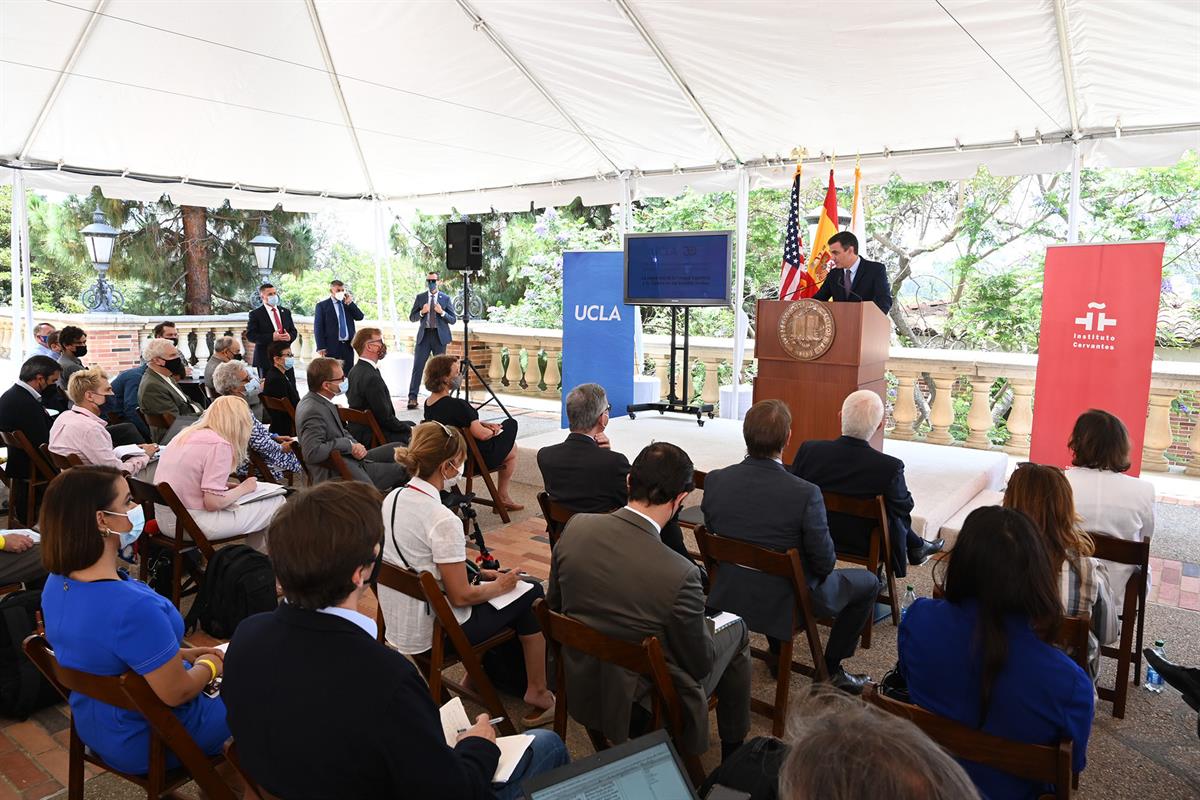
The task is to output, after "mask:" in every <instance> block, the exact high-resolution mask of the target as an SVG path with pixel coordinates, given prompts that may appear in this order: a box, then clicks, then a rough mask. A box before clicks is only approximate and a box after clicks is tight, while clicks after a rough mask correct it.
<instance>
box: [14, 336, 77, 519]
mask: <svg viewBox="0 0 1200 800" xmlns="http://www.w3.org/2000/svg"><path fill="white" fill-rule="evenodd" d="M60 374H62V367H60V366H59V365H58V362H57V361H55V360H54V359H52V358H48V357H47V356H30V357H29V358H27V359H26V360H25V363H24V364H22V365H21V370H20V372H19V373H18V377H17V382H16V383H14V384H13V385H12V386H10V387H9V388H8V389H7V390H6V391H5V392H4V394H2V395H0V431H23V432H24V433H25V438H27V439H29V443H30V444H31V445H33V448H34V449H35V450H36V449H37V448H39V447H41V446H42V445H44V444H46V443H47V442H49V441H50V427H51V424H52V420H51V416H50V414H48V413H47V412H46V407H45V406H44V405H43V404H42V398H43V397H44V395H45V394H46V393H47V392H50V391H57V389H56V388H55V387H56V385H57V381H58V377H59V375H60ZM4 469H5V470H7V472H8V477H9V478H11V479H13V480H14V482H15V481H20V482H22V483H24V482H25V481H28V480H30V479H31V478H33V477H35V476H34V474H33V465H32V464H30V463H29V457H28V456H27V455H26V454H25V453H24V452H22V451H21V450H18V449H10V450H9V452H8V461H7V462H5V464H4ZM8 501H9V502H10V503H12V504H13V508H14V510H15V511H16V513H17V516H18V517H20V518H21V519H25V506H26V503H27V500H26V492H25V491H24V488H23V487H18V486H14V487H13V491H12V494H11V495H10V496H9V499H8Z"/></svg>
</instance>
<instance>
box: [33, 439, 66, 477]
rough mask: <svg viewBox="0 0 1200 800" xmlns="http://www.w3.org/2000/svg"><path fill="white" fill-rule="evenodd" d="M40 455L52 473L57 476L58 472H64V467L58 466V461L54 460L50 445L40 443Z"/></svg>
mask: <svg viewBox="0 0 1200 800" xmlns="http://www.w3.org/2000/svg"><path fill="white" fill-rule="evenodd" d="M38 455H40V456H41V457H42V463H43V464H44V465H46V466H47V467H49V468H50V474H51V475H53V476H54V477H56V478H57V477H58V474H59V473H60V472H62V467H60V466H58V462H57V461H55V460H54V454H53V453H51V452H50V446H49V445H47V444H39V445H38Z"/></svg>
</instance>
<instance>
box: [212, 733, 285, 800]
mask: <svg viewBox="0 0 1200 800" xmlns="http://www.w3.org/2000/svg"><path fill="white" fill-rule="evenodd" d="M225 760H226V761H228V762H229V765H230V766H231V767H233V769H234V771H235V772H236V773H237V774H238V777H240V778H241V779H242V783H244V784H246V793H245V794H244V795H243V796H242V797H243V800H283V798H281V797H279V796H278V795H274V794H271V793H270V792H268V791H267V790H266V789H264V788H262V787H261V786H259V785H258V782H257V781H255V780H254V778H251V777H250V774H249V773H248V772H246V770H245V769H243V768H242V762H241V761H240V760H239V759H238V754H237V743H236V742H235V741H233V739H230V740H229V741H227V742H225Z"/></svg>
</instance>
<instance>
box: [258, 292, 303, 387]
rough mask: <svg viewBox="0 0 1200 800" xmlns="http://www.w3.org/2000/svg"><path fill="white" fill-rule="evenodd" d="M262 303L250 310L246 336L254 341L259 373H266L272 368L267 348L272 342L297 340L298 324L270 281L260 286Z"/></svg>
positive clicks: (259, 294) (259, 293)
mask: <svg viewBox="0 0 1200 800" xmlns="http://www.w3.org/2000/svg"><path fill="white" fill-rule="evenodd" d="M258 296H259V297H261V298H262V305H261V306H259V307H258V308H255V309H253V310H251V311H250V316H249V318H248V319H247V320H246V338H247V339H249V340H250V341H251V342H253V343H254V366H255V368H256V369H257V370H258V374H259V375H266V374H267V370H269V369H270V368H271V357H270V356H269V355H268V354H267V348H269V347H270V346H271V342H288V343H289V344H290V343H292V342H294V341H296V336H297V335H298V334H297V333H296V326H295V325H294V324H293V323H292V312H291V311H288V310H287V309H286V308H284V307H283V306H282V305H280V303H279V292H278V291H277V290H276V289H275V287H274V286H272V285H271V284H269V283H264V284H263V285H262V286H260V287H258Z"/></svg>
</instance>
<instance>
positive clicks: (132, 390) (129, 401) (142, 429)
mask: <svg viewBox="0 0 1200 800" xmlns="http://www.w3.org/2000/svg"><path fill="white" fill-rule="evenodd" d="M147 369H149V367H147V366H146V365H145V364H141V365H139V366H136V367H130V368H129V369H127V370H125V371H124V372H122V373H121V374H119V375H117V377H115V378H113V381H112V390H113V399H112V400H109V401H108V402H107V403H105V404H104V411H105V412H106V413H107V412H109V411H115V412H117V413H119V414H120V415H121V416H123V417H124V418H125V421H126V422H128V423H130V424H132V425H133V426H134V427H135V428H137V429H138V432H139V433H141V434H142V436H143V438H145V440H146V441H147V442H148V441H150V428H148V427H147V426H146V423H144V422H142V418H141V417H140V416H138V413H137V410H138V389H140V388H141V386H142V376H143V375H145V374H146V370H147Z"/></svg>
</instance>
